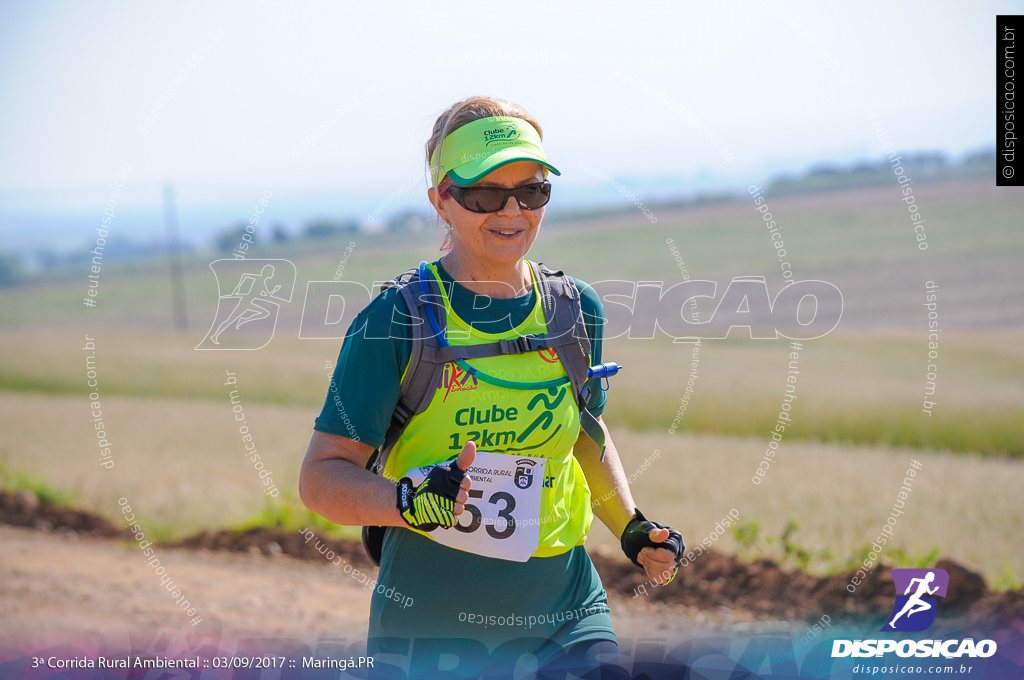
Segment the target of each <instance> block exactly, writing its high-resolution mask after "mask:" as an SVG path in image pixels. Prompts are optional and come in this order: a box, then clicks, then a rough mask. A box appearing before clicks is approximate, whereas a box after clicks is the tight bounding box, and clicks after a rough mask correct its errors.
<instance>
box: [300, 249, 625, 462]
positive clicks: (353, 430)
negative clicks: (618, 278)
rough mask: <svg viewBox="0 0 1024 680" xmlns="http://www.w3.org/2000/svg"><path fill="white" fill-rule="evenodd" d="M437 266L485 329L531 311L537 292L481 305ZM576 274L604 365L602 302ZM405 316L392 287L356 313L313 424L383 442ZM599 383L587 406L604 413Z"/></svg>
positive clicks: (457, 304) (470, 317)
mask: <svg viewBox="0 0 1024 680" xmlns="http://www.w3.org/2000/svg"><path fill="white" fill-rule="evenodd" d="M437 270H438V273H439V274H440V276H441V281H442V282H443V283H444V284H445V288H446V289H447V290H450V291H451V294H450V298H451V304H452V308H453V309H454V310H455V313H456V314H458V315H459V316H460V317H461V318H462V319H463V320H465V321H466V322H467V323H469V324H472V325H473V327H474V328H477V329H479V330H481V331H485V332H487V333H502V332H507V331H509V330H511V329H512V328H515V327H516V326H518V325H519V324H520V323H522V322H523V321H525V320H526V317H527V316H528V315H529V314H530V312H531V310H532V309H533V305H534V301H535V299H536V297H535V296H536V292H535V291H533V290H531V291H530V292H529V293H528V294H527V295H522V296H519V297H515V298H490V299H489V300H490V303H489V304H487V305H486V306H484V304H483V302H482V301H481V300H480V299H478V296H477V294H476V293H474V292H473V291H471V290H469V289H468V288H466V287H465V286H462V285H461V284H458V283H455V282H453V281H452V278H451V275H449V274H448V272H447V271H445V269H444V267H442V266H441V265H440V264H438V265H437ZM573 280H574V281H575V282H576V287H577V288H579V290H580V306H581V307H582V309H583V321H584V324H585V325H586V329H587V335H588V336H589V338H590V343H591V350H590V356H591V364H592V365H593V364H599V363H601V340H602V337H603V335H602V333H603V330H604V307H603V305H602V304H601V298H600V297H599V296H598V294H597V292H596V291H595V290H594V289H593V288H591V287H590V286H589V285H587V284H586V283H584V282H583V281H581V280H579V279H577V278H575V277H574V278H573ZM449 286H451V288H449ZM408 316H409V314H408V308H407V307H406V305H405V301H404V300H403V299H402V295H401V293H400V292H399V291H398V290H397V289H395V288H391V289H388V290H385V291H384V292H383V293H381V294H380V295H378V296H377V297H375V298H374V299H373V300H372V301H371V302H370V304H369V305H367V306H366V308H365V309H363V310H362V311H361V312H360V313H359V314H358V315H357V316H356V318H355V319H354V320H353V321H352V325H351V326H349V329H348V332H347V333H346V335H345V339H344V343H343V344H342V346H341V351H340V352H339V354H338V363H337V365H336V366H335V368H334V375H333V377H332V378H331V386H330V388H329V389H328V392H327V399H326V400H325V401H324V406H323V409H322V410H321V412H320V416H319V417H318V418H317V419H316V423H315V425H314V426H313V427H314V429H316V430H320V431H322V432H327V433H330V434H336V435H340V436H342V437H348V438H349V439H355V440H357V441H361V442H363V443H366V444H369V445H370V446H373V447H375V448H376V447H378V446H380V445H381V444H383V443H384V434H385V433H386V432H387V429H388V425H389V424H390V422H391V414H392V413H393V412H394V410H395V406H396V405H397V404H398V397H399V394H400V390H401V382H402V374H403V373H404V372H405V366H406V364H407V363H408V362H409V355H410V353H411V344H412V341H411V339H410V338H411V335H410V329H409V327H408V326H407V325H406V324H405V323H403V320H406V319H408ZM470 363H471V364H472V361H470ZM599 382H600V380H599V379H598V378H591V380H590V383H589V384H590V400H589V402H588V403H587V408H588V410H589V411H590V412H591V413H593V414H594V415H595V416H598V415H601V413H602V412H603V411H604V406H605V393H604V391H603V390H601V389H600V386H599Z"/></svg>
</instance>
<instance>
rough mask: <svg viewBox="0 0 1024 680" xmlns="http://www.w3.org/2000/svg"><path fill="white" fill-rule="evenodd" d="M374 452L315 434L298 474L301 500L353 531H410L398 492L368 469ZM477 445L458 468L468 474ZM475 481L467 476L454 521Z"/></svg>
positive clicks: (468, 450) (339, 438)
mask: <svg viewBox="0 0 1024 680" xmlns="http://www.w3.org/2000/svg"><path fill="white" fill-rule="evenodd" d="M373 451H374V448H373V447H372V446H370V445H369V444H364V443H363V442H357V441H355V440H354V439H349V438H348V437H342V436H340V435H336V434H328V433H327V432H321V431H319V430H314V431H313V436H312V437H311V438H310V440H309V447H308V448H307V449H306V457H305V458H303V460H302V469H301V470H300V471H299V498H301V499H302V502H303V504H304V505H305V506H306V507H307V508H309V509H310V510H312V511H313V512H315V513H316V514H318V515H320V516H321V517H323V518H324V519H326V520H329V521H331V522H334V523H335V524H346V525H350V526H385V527H386V526H395V527H407V526H409V525H408V524H407V523H406V521H405V520H404V519H402V516H401V514H399V512H398V502H397V501H398V486H397V485H396V484H395V483H394V482H392V481H391V480H389V479H387V478H385V477H382V476H380V475H375V474H373V473H372V472H370V471H369V470H367V469H366V461H368V460H369V459H370V454H372V453H373ZM475 457H476V445H475V444H474V443H473V442H470V443H467V444H466V446H465V448H463V450H462V453H460V454H459V457H458V459H457V460H456V464H458V465H459V467H461V468H462V469H463V470H466V469H468V468H469V466H470V465H472V463H473V459H474V458H475ZM471 483H472V479H471V478H470V477H469V476H468V475H467V476H466V477H465V478H464V479H463V480H462V487H461V488H460V489H459V492H458V495H457V496H456V497H455V512H454V514H455V515H456V516H458V515H460V514H462V511H463V510H465V505H464V504H465V502H466V501H467V500H469V488H470V484H471Z"/></svg>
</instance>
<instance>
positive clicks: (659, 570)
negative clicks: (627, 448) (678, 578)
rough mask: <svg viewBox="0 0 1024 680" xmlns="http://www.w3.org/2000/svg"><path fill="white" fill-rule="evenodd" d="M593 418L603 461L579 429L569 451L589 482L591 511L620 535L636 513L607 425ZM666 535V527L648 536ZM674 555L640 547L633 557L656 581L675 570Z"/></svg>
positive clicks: (656, 539)
mask: <svg viewBox="0 0 1024 680" xmlns="http://www.w3.org/2000/svg"><path fill="white" fill-rule="evenodd" d="M597 422H598V423H600V424H601V429H603V430H604V437H605V440H604V441H605V456H604V461H603V462H602V461H601V450H600V449H598V447H597V444H596V443H594V440H593V439H591V438H590V437H589V436H587V434H586V433H585V432H583V431H582V430H581V431H580V436H579V437H578V438H577V439H576V445H575V446H574V447H573V455H574V456H576V460H577V461H579V464H580V467H581V468H582V469H583V474H584V475H585V476H586V478H587V484H588V485H589V486H590V496H591V500H592V507H593V509H594V514H595V515H597V518H598V519H600V520H601V521H602V522H603V523H604V525H605V526H606V527H608V529H609V530H610V531H611V532H612V533H613V534H614V535H615V536H616V537H621V536H622V532H623V531H625V529H626V525H627V524H629V521H630V520H631V519H633V518H634V517H635V516H636V512H635V509H636V504H635V503H634V502H633V494H632V493H630V490H629V482H628V481H627V479H626V473H625V471H624V470H623V469H622V461H620V460H619V453H618V451H616V449H615V443H614V442H613V441H612V437H611V435H610V434H609V433H608V428H607V426H605V424H604V420H603V419H602V418H601V416H598V417H597ZM668 537H669V531H668V529H659V530H657V531H652V532H651V536H650V538H651V540H652V541H654V542H655V543H661V542H662V541H664V540H665V539H667V538H668ZM675 558H676V554H675V552H673V551H672V550H667V549H665V548H657V549H655V548H644V549H642V550H641V551H640V554H639V555H638V556H637V561H638V562H640V564H642V565H644V570H645V571H646V572H647V577H648V578H650V579H651V580H652V581H656V582H658V581H665V580H667V579H668V577H669V576H671V575H672V574H674V573H675V568H676V561H675Z"/></svg>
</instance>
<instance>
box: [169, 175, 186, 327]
mask: <svg viewBox="0 0 1024 680" xmlns="http://www.w3.org/2000/svg"><path fill="white" fill-rule="evenodd" d="M164 223H165V224H166V225H167V262H168V272H169V274H170V277H171V298H172V299H173V301H174V328H175V330H178V331H181V332H186V331H188V312H187V310H186V308H185V276H184V266H183V265H182V262H181V242H180V239H179V238H178V210H177V207H176V205H175V201H174V187H172V186H171V185H169V184H168V185H167V186H165V187H164Z"/></svg>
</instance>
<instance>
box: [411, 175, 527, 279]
mask: <svg viewBox="0 0 1024 680" xmlns="http://www.w3.org/2000/svg"><path fill="white" fill-rule="evenodd" d="M543 181H544V166H542V165H541V164H540V163H534V162H533V161H516V162H515V163H509V164H508V165H503V166H502V167H500V168H498V169H496V170H494V172H491V173H489V174H487V175H485V176H484V177H483V179H481V180H480V181H479V182H477V183H475V184H473V185H472V186H474V187H503V188H506V189H511V188H513V187H518V186H522V185H524V184H534V183H536V182H543ZM429 196H430V201H431V203H433V205H434V207H435V208H436V209H437V212H438V214H440V215H441V218H442V219H443V220H444V221H445V222H447V223H448V224H450V225H452V241H453V243H454V247H453V250H454V251H455V253H456V255H457V256H458V257H459V259H460V260H462V261H472V262H474V263H475V264H476V265H477V266H479V267H484V268H488V269H490V268H496V269H502V268H506V267H508V266H511V265H515V264H516V263H517V262H519V260H521V259H522V258H523V257H525V256H526V252H527V251H528V250H529V249H530V246H532V245H533V241H534V239H536V238H537V231H538V230H539V229H540V222H541V220H542V219H544V208H538V209H536V210H523V209H522V208H520V207H519V203H518V201H516V199H515V197H514V196H510V197H509V198H508V200H506V201H505V205H504V207H502V209H501V210H499V211H498V212H494V213H475V212H471V211H469V210H466V209H465V208H463V207H462V206H461V205H459V203H458V201H456V200H455V199H454V198H452V197H451V196H448V197H447V198H445V199H443V200H442V199H441V197H440V196H438V195H437V192H436V191H435V189H433V188H431V189H430V191H429Z"/></svg>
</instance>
